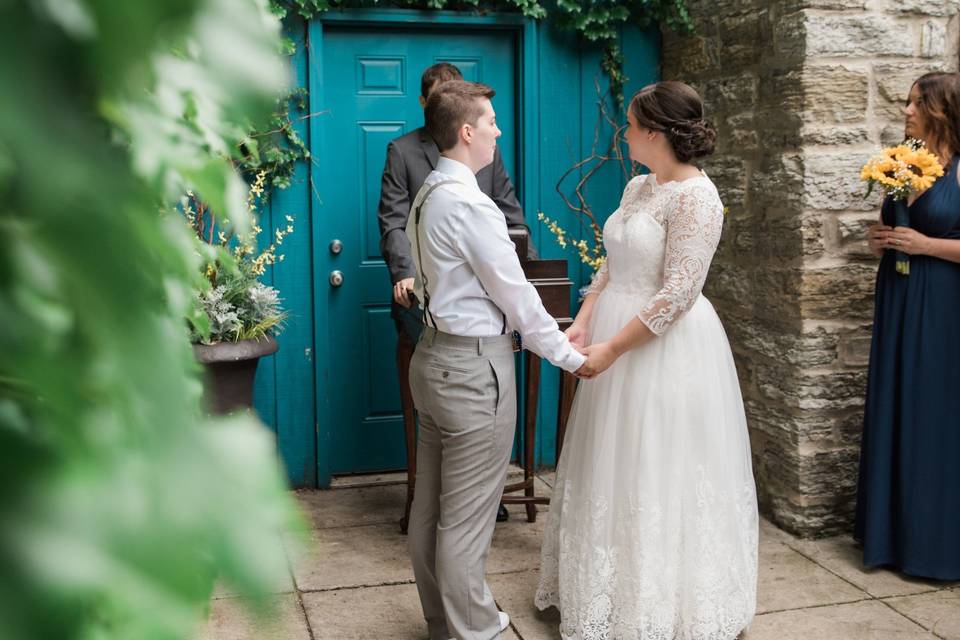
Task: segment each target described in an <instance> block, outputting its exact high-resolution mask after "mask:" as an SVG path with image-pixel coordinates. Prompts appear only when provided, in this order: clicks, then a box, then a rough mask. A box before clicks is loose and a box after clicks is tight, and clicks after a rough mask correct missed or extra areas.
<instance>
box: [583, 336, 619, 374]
mask: <svg viewBox="0 0 960 640" xmlns="http://www.w3.org/2000/svg"><path fill="white" fill-rule="evenodd" d="M583 354H584V355H585V356H587V362H586V365H584V366H587V367H588V368H589V370H590V372H591V373H592V375H591V376H590V377H591V378H592V377H594V376H598V375H600V374H601V373H603V372H604V371H606V370H607V369H609V368H610V365H612V364H613V363H614V361H615V360H616V359H617V352H616V351H615V350H614V349H613V347H612V346H610V343H609V342H598V343H597V344H592V345H590V346H589V347H587V348H585V349H583Z"/></svg>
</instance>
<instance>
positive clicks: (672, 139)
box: [630, 80, 717, 162]
mask: <svg viewBox="0 0 960 640" xmlns="http://www.w3.org/2000/svg"><path fill="white" fill-rule="evenodd" d="M630 113H632V114H633V117H634V118H636V119H637V124H639V125H640V126H641V127H646V128H647V129H652V130H653V131H660V132H662V133H663V134H664V135H666V136H667V141H668V142H669V143H670V146H671V147H672V148H673V152H674V154H676V156H677V160H679V161H680V162H690V161H691V160H693V159H694V158H702V157H703V156H708V155H710V154H711V153H713V147H714V145H715V144H716V140H717V132H716V130H715V129H714V128H713V125H712V124H710V123H709V122H707V121H706V120H704V119H703V101H702V100H701V99H700V96H699V95H698V94H697V92H696V91H695V90H694V89H693V87H691V86H690V85H687V84H684V83H683V82H677V81H676V80H664V81H662V82H656V83H654V84H648V85H647V86H645V87H644V88H643V89H640V91H638V92H637V93H636V94H635V95H634V96H633V99H632V100H630Z"/></svg>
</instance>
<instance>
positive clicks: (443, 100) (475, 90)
mask: <svg viewBox="0 0 960 640" xmlns="http://www.w3.org/2000/svg"><path fill="white" fill-rule="evenodd" d="M494 95H495V92H494V91H493V89H491V88H490V87H488V86H487V85H485V84H480V83H479V82H465V81H463V80H451V81H449V82H444V83H443V84H442V85H440V86H439V87H437V89H436V91H434V92H433V93H431V94H430V97H429V98H427V108H426V110H425V111H424V119H425V120H426V127H427V133H429V134H430V136H431V137H432V138H433V140H434V142H436V143H437V148H438V149H439V150H440V152H441V153H443V152H444V151H447V150H449V149H452V148H453V147H455V146H456V145H457V138H458V137H459V135H460V129H461V127H463V125H465V124H471V125H473V126H476V124H477V120H479V119H480V116H482V115H483V103H482V102H481V100H483V99H484V98H486V99H487V100H489V99H491V98H492V97H493V96H494Z"/></svg>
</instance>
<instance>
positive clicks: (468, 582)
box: [408, 328, 517, 640]
mask: <svg viewBox="0 0 960 640" xmlns="http://www.w3.org/2000/svg"><path fill="white" fill-rule="evenodd" d="M410 389H411V391H412V392H413V401H414V404H415V405H416V408H417V415H418V417H419V419H420V433H419V436H418V439H417V479H416V492H415V494H414V498H413V507H412V509H411V511H410V525H409V533H408V535H409V540H408V544H409V549H410V558H411V560H412V561H413V572H414V576H415V577H416V580H417V589H418V590H419V592H420V603H421V604H422V606H423V613H424V617H425V618H426V620H427V625H428V627H429V629H430V638H431V640H449V638H456V639H457V640H491V639H492V638H496V637H498V636H499V633H500V623H499V617H498V615H497V607H496V604H495V603H494V601H493V595H492V594H491V593H490V589H489V588H488V586H487V582H486V579H485V575H484V574H485V565H486V560H487V553H488V552H489V551H490V539H491V538H492V537H493V527H494V525H495V523H496V517H497V505H499V503H500V497H501V495H502V494H503V484H504V482H505V480H506V477H507V464H508V462H509V460H510V451H511V449H512V448H513V435H514V430H515V428H516V418H517V391H516V383H515V381H514V356H513V347H512V344H511V339H510V336H509V335H506V336H493V337H489V338H465V337H460V336H452V335H449V334H445V333H441V332H438V331H435V330H433V329H431V328H427V329H426V330H425V331H424V334H423V336H422V337H421V338H420V342H419V343H418V345H417V349H416V351H415V352H414V355H413V360H412V361H411V362H410Z"/></svg>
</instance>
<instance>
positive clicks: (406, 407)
mask: <svg viewBox="0 0 960 640" xmlns="http://www.w3.org/2000/svg"><path fill="white" fill-rule="evenodd" d="M528 237H529V236H528V235H527V232H526V231H525V230H521V231H515V230H512V229H511V230H510V239H511V240H513V242H514V244H515V245H516V247H517V255H518V256H519V257H520V266H521V267H523V272H524V274H525V275H526V276H527V280H528V281H529V282H530V283H531V284H532V285H533V286H534V288H535V289H536V290H537V293H539V294H540V299H541V300H542V301H543V306H544V307H545V308H546V310H547V313H549V314H550V315H551V316H553V317H554V318H555V319H556V320H557V324H559V325H560V329H561V330H564V329H566V328H567V327H569V326H570V325H571V324H572V323H573V318H571V317H570V289H571V288H572V287H573V282H572V281H571V280H570V279H569V278H567V261H566V260H528V259H527V257H526V256H527V242H528ZM412 355H413V345H412V344H407V343H406V342H405V341H403V340H402V338H401V343H399V344H398V349H397V368H398V370H399V372H400V395H401V401H402V403H403V411H404V430H405V432H406V440H407V504H406V508H405V510H404V514H403V520H401V521H400V529H401V531H403V533H406V532H407V522H408V521H409V519H410V505H411V504H412V502H413V491H414V481H415V479H416V427H415V424H414V420H413V398H412V397H411V394H410V381H409V376H408V375H407V370H408V369H409V367H410V357H411V356H412ZM522 358H523V367H524V370H525V371H526V384H525V385H524V391H525V392H526V398H527V402H526V405H525V410H524V413H523V416H522V418H523V420H522V423H523V439H522V441H521V449H520V455H521V457H522V460H523V480H522V481H521V482H515V483H513V484H509V485H507V486H506V487H504V489H503V498H502V499H501V503H503V504H523V505H525V506H526V508H527V521H528V522H535V521H536V519H537V505H538V504H550V498H548V497H547V496H538V495H536V491H535V486H534V478H535V475H534V471H535V467H534V455H533V454H534V446H535V444H536V435H537V433H536V429H537V404H538V399H539V396H540V365H541V358H540V356H538V355H536V354H534V353H532V352H530V351H527V350H524V352H523V356H522ZM576 388H577V378H576V376H574V375H573V374H572V373H568V372H566V371H563V370H561V371H560V393H559V398H558V408H557V459H558V460H559V458H560V450H561V448H562V446H563V435H564V432H565V429H566V425H567V418H568V417H569V416H570V407H571V406H572V404H573V395H574V392H575V391H576ZM521 491H522V492H523V493H522V495H511V494H515V493H520V492H521Z"/></svg>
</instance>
